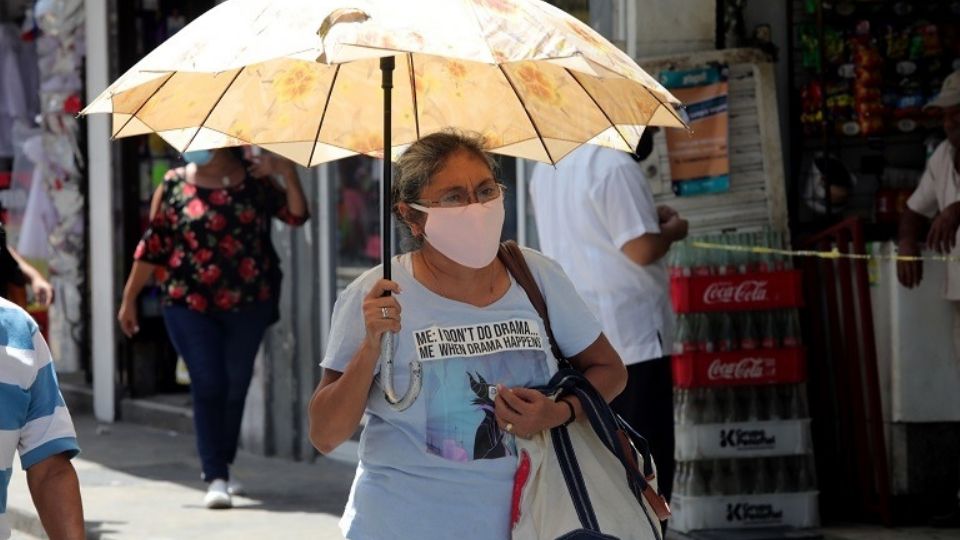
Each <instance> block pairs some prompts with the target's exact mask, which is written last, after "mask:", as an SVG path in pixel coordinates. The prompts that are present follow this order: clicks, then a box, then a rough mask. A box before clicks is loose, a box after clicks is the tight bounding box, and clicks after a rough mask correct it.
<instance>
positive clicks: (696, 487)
mask: <svg viewBox="0 0 960 540" xmlns="http://www.w3.org/2000/svg"><path fill="white" fill-rule="evenodd" d="M700 463H701V462H699V461H693V462H691V465H692V467H691V471H692V475H693V477H692V478H691V480H690V496H691V497H704V496H706V495H707V494H708V493H709V488H708V487H707V479H706V478H705V477H704V474H703V470H702V469H703V468H702V467H701V466H700Z"/></svg>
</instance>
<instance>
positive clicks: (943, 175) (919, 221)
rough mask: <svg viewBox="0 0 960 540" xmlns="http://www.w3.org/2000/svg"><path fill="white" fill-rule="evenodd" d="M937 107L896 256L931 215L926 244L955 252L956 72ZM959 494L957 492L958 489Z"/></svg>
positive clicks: (911, 266) (906, 279)
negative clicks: (939, 119)
mask: <svg viewBox="0 0 960 540" xmlns="http://www.w3.org/2000/svg"><path fill="white" fill-rule="evenodd" d="M929 107H936V108H939V109H941V111H942V113H943V131H944V133H945V134H946V136H947V138H946V140H944V141H943V142H942V143H940V145H939V146H938V147H937V149H936V150H935V151H934V152H933V155H931V156H930V159H929V160H928V161H927V167H926V170H924V171H923V176H922V177H921V178H920V184H919V185H918V186H917V189H916V191H914V192H913V194H912V195H911V196H910V199H908V200H907V208H906V210H904V213H903V216H902V217H901V219H900V234H899V237H900V238H899V252H900V255H919V254H920V246H919V243H918V239H919V236H920V232H921V230H922V229H923V227H924V225H926V224H927V221H928V220H931V219H932V220H933V223H932V225H931V226H930V231H929V233H928V234H927V239H926V245H927V247H928V248H930V249H932V250H934V251H936V252H938V253H942V254H950V255H953V256H960V249H957V229H958V227H960V152H957V149H958V148H960V71H955V72H953V73H952V74H951V75H950V76H949V77H947V78H946V79H945V80H944V81H943V87H942V88H941V89H940V94H939V95H938V96H937V97H936V98H934V99H933V100H932V101H930V103H928V104H927V105H926V107H925V108H929ZM946 264H947V282H946V284H945V286H944V298H946V299H947V300H949V301H951V302H952V303H953V306H954V314H953V342H954V348H955V357H956V358H957V361H958V363H960V262H957V261H950V262H948V263H946ZM897 277H898V278H899V279H900V283H902V284H903V286H905V287H907V288H913V287H916V286H917V285H919V284H920V281H921V280H922V279H923V263H922V262H921V261H899V262H898V263H897ZM958 497H960V494H958ZM936 521H937V522H938V523H937V524H938V525H945V526H960V504H958V506H957V507H956V508H955V509H954V510H953V512H951V513H950V514H948V515H946V516H942V517H940V518H937V519H936Z"/></svg>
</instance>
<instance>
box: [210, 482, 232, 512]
mask: <svg viewBox="0 0 960 540" xmlns="http://www.w3.org/2000/svg"><path fill="white" fill-rule="evenodd" d="M203 504H204V506H206V507H207V508H210V509H224V508H231V507H232V506H233V501H232V500H231V499H230V492H229V491H228V490H227V482H226V481H225V480H223V479H222V478H217V479H216V480H214V481H213V482H210V486H209V487H207V494H206V495H204V497H203Z"/></svg>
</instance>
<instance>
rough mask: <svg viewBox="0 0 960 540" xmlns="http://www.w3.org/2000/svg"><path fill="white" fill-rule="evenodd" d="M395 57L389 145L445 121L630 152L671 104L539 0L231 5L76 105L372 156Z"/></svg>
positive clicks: (311, 149) (491, 135)
mask: <svg viewBox="0 0 960 540" xmlns="http://www.w3.org/2000/svg"><path fill="white" fill-rule="evenodd" d="M386 56H393V57H395V63H396V72H395V81H394V90H393V96H392V98H393V113H392V118H391V120H392V129H391V134H390V135H391V137H390V141H391V149H390V150H391V153H392V154H393V155H395V154H396V153H397V152H398V151H400V150H402V149H403V148H404V147H405V146H406V145H409V144H410V143H412V142H413V141H415V140H417V139H418V138H419V137H421V136H424V135H427V134H429V133H432V132H435V131H438V130H441V129H443V128H445V127H449V126H452V127H456V128H460V129H464V130H471V131H476V132H479V133H481V134H483V135H484V136H485V137H486V141H487V147H488V149H489V150H490V151H492V152H495V153H499V154H504V155H509V156H516V157H521V158H527V159H533V160H537V161H543V162H550V163H555V162H556V161H558V160H560V159H561V158H562V157H563V156H564V155H566V154H567V153H569V152H570V151H571V150H573V149H574V148H576V147H577V146H579V145H580V144H583V143H588V142H589V143H593V144H600V145H604V146H610V147H613V148H619V149H621V150H626V151H630V150H632V149H633V148H634V147H635V146H636V143H637V141H638V140H639V138H640V135H641V134H642V132H643V129H644V126H647V125H660V126H674V127H681V126H683V125H684V124H683V122H682V121H681V120H680V118H679V116H678V115H677V113H676V111H675V106H676V105H678V104H679V102H678V101H677V100H676V99H675V98H674V97H673V96H671V95H670V93H669V92H668V91H667V90H665V89H664V88H663V87H662V86H660V84H658V83H657V82H656V81H655V80H654V79H653V78H652V77H650V76H649V75H648V74H647V73H646V72H644V71H643V70H642V69H641V68H640V67H639V66H637V64H636V63H635V62H633V61H632V60H631V59H630V58H629V57H628V56H627V55H626V54H624V53H623V52H622V51H620V50H619V49H617V48H616V47H615V46H613V45H612V44H610V43H609V42H608V41H606V40H605V39H603V38H602V37H601V36H600V35H599V34H597V33H596V32H595V31H594V30H592V29H591V28H590V27H589V26H587V25H585V24H583V23H582V22H580V21H579V20H577V19H576V18H574V17H571V16H570V15H567V14H566V13H564V12H563V11H561V10H559V9H557V8H555V7H553V6H551V5H549V4H546V3H545V2H541V1H539V0H403V1H398V0H283V1H275V0H229V1H227V2H224V3H222V4H220V5H218V6H217V7H215V8H213V9H211V10H210V11H208V12H207V13H206V14H204V15H203V16H201V17H200V18H198V19H197V20H195V21H194V22H192V23H191V24H190V25H188V26H187V27H186V28H184V29H183V30H181V31H180V32H179V33H177V34H176V35H174V36H173V37H171V38H170V39H169V40H168V41H167V42H165V43H164V44H162V45H161V46H160V47H158V48H157V49H156V50H154V51H153V52H151V53H150V54H149V55H147V56H146V57H145V58H143V59H142V60H141V61H140V62H139V63H138V64H137V65H135V66H134V67H133V68H132V69H130V70H129V71H128V72H127V73H126V74H124V75H123V76H122V77H120V79H118V80H117V81H116V82H115V83H114V84H113V85H111V86H110V87H109V88H108V89H107V90H106V91H105V92H103V94H102V95H100V96H99V97H98V98H97V99H95V100H94V101H93V102H92V103H91V104H90V105H89V106H88V107H87V109H86V110H85V111H84V112H85V113H100V112H102V113H111V114H112V117H113V136H114V137H127V136H133V135H142V134H146V133H157V134H158V135H159V136H161V137H163V138H164V139H165V140H166V141H167V142H168V143H170V144H171V145H172V146H173V147H174V148H176V149H177V150H179V151H186V150H197V149H204V148H216V147H223V146H236V145H242V144H255V145H259V146H262V147H264V148H267V149H269V150H271V151H273V152H276V153H278V154H281V155H283V156H286V157H288V158H290V159H292V160H293V161H296V162H297V163H300V164H301V165H305V166H312V165H317V164H319V163H323V162H326V161H331V160H335V159H339V158H343V157H346V156H350V155H354V154H367V155H372V156H382V155H383V151H384V148H383V147H384V137H383V132H384V128H383V109H382V107H381V105H380V104H381V103H382V100H383V91H382V89H381V71H380V61H379V59H380V58H381V57H386Z"/></svg>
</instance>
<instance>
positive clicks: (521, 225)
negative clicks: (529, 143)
mask: <svg viewBox="0 0 960 540" xmlns="http://www.w3.org/2000/svg"><path fill="white" fill-rule="evenodd" d="M517 243H519V244H520V245H521V246H526V245H528V244H527V160H525V159H519V158H517Z"/></svg>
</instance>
